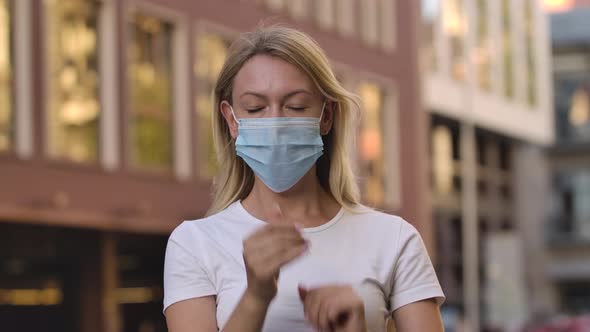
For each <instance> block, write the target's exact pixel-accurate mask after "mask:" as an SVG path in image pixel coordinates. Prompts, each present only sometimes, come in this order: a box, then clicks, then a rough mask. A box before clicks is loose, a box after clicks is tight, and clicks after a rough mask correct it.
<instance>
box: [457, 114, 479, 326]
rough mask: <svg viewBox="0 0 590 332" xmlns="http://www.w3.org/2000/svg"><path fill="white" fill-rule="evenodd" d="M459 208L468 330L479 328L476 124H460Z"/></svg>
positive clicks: (464, 301) (464, 302)
mask: <svg viewBox="0 0 590 332" xmlns="http://www.w3.org/2000/svg"><path fill="white" fill-rule="evenodd" d="M460 143H461V144H460V146H461V178H462V195H461V203H462V204H461V209H462V213H461V214H462V220H463V284H464V286H463V289H464V295H463V297H464V300H463V304H464V307H465V319H466V323H467V325H468V326H469V330H470V331H479V326H480V323H479V316H480V310H479V308H480V306H479V303H480V301H479V246H478V212H477V158H476V146H475V128H474V126H473V125H472V124H470V123H467V122H464V123H462V124H461V135H460Z"/></svg>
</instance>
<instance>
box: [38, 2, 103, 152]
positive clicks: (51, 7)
mask: <svg viewBox="0 0 590 332" xmlns="http://www.w3.org/2000/svg"><path fill="white" fill-rule="evenodd" d="M98 9H99V5H98V1H94V0H64V1H46V16H45V22H46V30H45V31H46V34H47V35H46V38H47V39H46V40H47V51H48V52H47V67H48V72H47V74H48V78H47V80H48V84H47V97H48V113H47V125H48V127H47V128H48V137H47V138H48V140H47V144H48V146H47V148H48V153H49V155H50V156H51V157H53V158H59V159H69V160H73V161H79V162H89V161H96V160H97V159H98V144H99V143H98V141H99V115H100V109H101V106H100V103H99V91H98V89H99V79H98V52H97V41H98V38H97V33H98Z"/></svg>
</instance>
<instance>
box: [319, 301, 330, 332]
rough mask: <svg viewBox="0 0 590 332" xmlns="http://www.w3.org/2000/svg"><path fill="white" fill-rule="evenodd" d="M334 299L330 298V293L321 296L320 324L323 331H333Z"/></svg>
mask: <svg viewBox="0 0 590 332" xmlns="http://www.w3.org/2000/svg"><path fill="white" fill-rule="evenodd" d="M332 300H333V299H332V298H331V297H330V294H329V293H324V294H323V295H322V296H320V299H319V305H318V323H319V326H320V328H321V329H322V331H329V330H331V327H330V316H329V310H330V302H331V301H332Z"/></svg>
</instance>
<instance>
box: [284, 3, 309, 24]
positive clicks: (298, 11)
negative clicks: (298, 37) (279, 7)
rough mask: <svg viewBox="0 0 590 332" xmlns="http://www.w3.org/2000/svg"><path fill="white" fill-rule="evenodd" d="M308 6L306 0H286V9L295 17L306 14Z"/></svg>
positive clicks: (301, 16)
mask: <svg viewBox="0 0 590 332" xmlns="http://www.w3.org/2000/svg"><path fill="white" fill-rule="evenodd" d="M308 6H309V2H308V0H290V1H289V2H287V10H288V11H289V13H290V14H291V16H293V17H294V18H296V19H302V18H304V17H306V16H307V15H308V14H307V11H308Z"/></svg>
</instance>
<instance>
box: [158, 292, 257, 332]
mask: <svg viewBox="0 0 590 332" xmlns="http://www.w3.org/2000/svg"><path fill="white" fill-rule="evenodd" d="M267 309H268V303H262V302H260V301H257V300H256V298H255V297H253V296H250V295H249V293H247V292H246V293H244V295H243V296H242V299H241V300H240V302H239V303H238V305H237V307H236V309H235V310H234V311H233V313H232V315H231V318H230V319H229V321H228V322H227V324H226V326H225V327H224V329H223V332H234V331H240V332H250V331H252V332H258V331H260V330H262V324H263V323H264V318H265V316H266V310H267ZM165 315H166V323H167V324H168V331H170V332H217V331H218V330H217V319H216V309H215V297H214V296H205V297H199V298H195V299H190V300H185V301H180V302H178V303H175V304H173V305H171V306H170V307H169V308H168V309H166V312H165Z"/></svg>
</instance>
